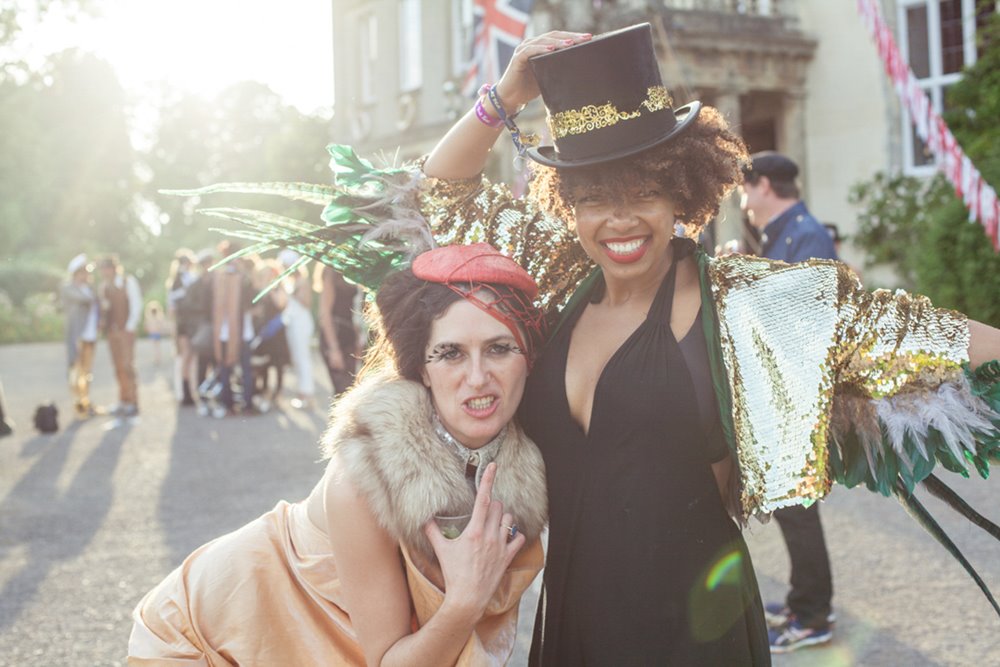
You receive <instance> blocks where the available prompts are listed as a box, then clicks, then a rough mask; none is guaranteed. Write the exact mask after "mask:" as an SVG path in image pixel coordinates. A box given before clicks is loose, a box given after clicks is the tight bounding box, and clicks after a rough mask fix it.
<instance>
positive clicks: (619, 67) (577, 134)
mask: <svg viewBox="0 0 1000 667" xmlns="http://www.w3.org/2000/svg"><path fill="white" fill-rule="evenodd" d="M529 62H530V63H531V69H532V70H533V71H534V73H535V79H536V80H537V81H538V87H539V90H541V93H542V101H543V102H544V103H545V108H546V109H547V110H548V112H549V117H548V123H549V130H550V131H551V132H552V139H553V141H554V144H555V145H554V146H540V147H538V148H530V149H528V156H529V157H530V158H531V159H532V160H534V161H536V162H540V163H541V164H544V165H547V166H549V167H559V168H569V167H585V166H588V165H592V164H597V163H600V162H608V161H611V160H617V159H618V158H623V157H627V156H629V155H634V154H635V153H639V152H642V151H644V150H646V149H647V148H652V147H653V146H657V145H659V144H662V143H663V142H664V141H667V140H668V139H671V138H672V137H674V136H676V135H677V134H678V133H679V132H681V131H682V130H684V128H685V127H687V126H688V125H689V124H690V123H691V122H692V121H693V120H694V119H695V117H696V116H697V115H698V112H699V111H700V110H701V102H691V103H690V104H687V105H685V106H683V107H681V108H679V109H673V108H672V104H673V102H672V100H671V99H670V94H669V93H668V92H667V89H666V88H664V86H663V82H662V80H661V79H660V69H659V66H658V65H657V62H656V53H655V52H654V51H653V32H652V29H651V28H650V26H649V24H648V23H641V24H639V25H634V26H630V27H628V28H622V29H621V30H616V31H615V32H609V33H605V34H603V35H599V36H597V37H595V38H594V39H592V40H590V41H588V42H584V43H582V44H577V45H576V46H571V47H569V48H566V49H560V50H558V51H553V52H552V53H546V54H543V55H540V56H535V57H533V58H532V59H531V60H530V61H529Z"/></svg>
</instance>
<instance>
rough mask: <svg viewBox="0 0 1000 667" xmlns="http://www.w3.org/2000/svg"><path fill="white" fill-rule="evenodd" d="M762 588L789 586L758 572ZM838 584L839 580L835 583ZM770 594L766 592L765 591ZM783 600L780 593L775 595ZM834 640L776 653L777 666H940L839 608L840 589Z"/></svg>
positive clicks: (835, 609)
mask: <svg viewBox="0 0 1000 667" xmlns="http://www.w3.org/2000/svg"><path fill="white" fill-rule="evenodd" d="M757 578H758V581H759V583H760V586H761V590H770V591H777V590H783V589H784V587H785V586H786V585H787V584H786V583H783V582H780V581H778V580H777V579H775V578H774V577H769V576H766V575H761V574H760V573H758V575H757ZM834 586H835V587H836V581H835V582H834ZM765 595H766V594H765ZM772 599H780V596H772ZM833 605H834V611H836V613H837V622H836V624H835V625H834V626H833V641H831V642H830V643H829V644H823V645H822V646H808V647H806V648H802V649H799V650H797V651H794V652H792V653H784V654H780V655H772V656H771V660H772V662H773V664H774V667H852V666H853V665H906V666H907V667H938V666H939V665H940V663H938V662H935V661H934V660H932V659H931V658H930V657H928V656H927V655H926V654H925V653H923V652H921V651H920V650H919V649H917V648H914V647H913V646H909V645H907V644H905V643H903V642H901V641H898V640H897V639H895V638H894V637H893V636H892V635H891V634H889V632H888V631H887V630H886V629H885V628H879V627H877V626H876V625H875V624H873V623H872V622H870V621H868V620H865V619H863V618H859V617H858V616H854V615H850V614H847V613H845V612H844V610H843V608H838V607H837V599H836V589H835V592H834V600H833Z"/></svg>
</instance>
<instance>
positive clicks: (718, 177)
mask: <svg viewBox="0 0 1000 667" xmlns="http://www.w3.org/2000/svg"><path fill="white" fill-rule="evenodd" d="M749 161H750V157H749V155H748V154H747V148H746V145H745V144H744V143H743V139H741V138H740V137H739V136H738V135H737V134H735V133H734V132H733V131H732V130H730V129H729V125H728V124H727V123H726V121H725V119H724V118H723V117H722V114H721V113H719V110H718V109H716V108H714V107H708V106H706V107H702V109H701V113H699V114H698V118H697V119H696V120H695V121H694V122H693V123H691V125H690V126H689V127H688V128H686V129H685V130H684V131H682V132H681V133H680V134H678V135H677V136H676V137H674V138H673V139H671V140H669V141H667V142H665V143H663V144H660V145H659V146H656V147H654V148H650V149H649V150H647V151H643V152H642V153H639V154H637V155H632V156H629V157H626V158H622V159H621V160H615V161H613V162H604V163H601V164H597V165H594V166H591V167H580V168H577V169H561V170H560V169H555V168H552V167H544V166H542V165H538V164H536V165H534V169H535V175H534V178H533V179H532V182H531V197H532V198H533V199H534V200H535V201H536V202H537V203H538V204H539V205H540V206H541V207H542V209H544V210H546V211H548V212H549V213H551V214H553V215H555V216H557V217H559V218H560V219H562V220H566V221H567V222H568V223H570V224H573V220H574V219H575V216H574V213H573V205H574V202H573V196H572V193H573V190H574V189H575V188H577V187H580V186H591V185H599V186H603V187H607V188H609V189H611V190H612V191H618V192H620V191H622V189H623V188H626V187H628V186H630V185H634V184H635V183H641V182H644V181H649V180H653V181H655V182H656V183H658V184H659V186H660V187H661V188H663V191H664V193H665V194H666V195H667V196H668V197H670V199H672V200H673V202H674V204H675V205H676V208H677V222H680V223H682V224H683V225H684V226H685V227H686V228H687V232H688V236H692V237H694V236H697V234H698V233H699V232H700V231H701V230H702V228H704V226H705V225H707V224H708V223H709V222H710V221H711V220H712V218H713V217H715V215H716V214H717V213H718V212H719V204H720V203H721V202H722V200H723V198H724V197H725V196H726V195H727V194H729V193H730V192H732V190H733V189H734V188H735V187H736V186H738V185H740V184H741V183H742V182H743V171H742V169H743V166H744V165H746V164H748V163H749Z"/></svg>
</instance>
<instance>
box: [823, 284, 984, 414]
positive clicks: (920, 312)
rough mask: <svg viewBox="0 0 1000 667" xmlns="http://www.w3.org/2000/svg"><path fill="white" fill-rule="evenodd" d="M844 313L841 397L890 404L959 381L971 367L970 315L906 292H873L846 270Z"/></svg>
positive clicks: (842, 297) (841, 291)
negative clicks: (858, 395) (881, 400)
mask: <svg viewBox="0 0 1000 667" xmlns="http://www.w3.org/2000/svg"><path fill="white" fill-rule="evenodd" d="M838 311H839V315H840V322H839V332H838V341H839V345H838V346H837V348H838V355H839V358H838V359H837V360H836V368H837V370H838V372H837V384H838V391H846V392H849V393H853V392H860V393H861V394H862V395H863V396H867V397H871V398H884V397H889V396H895V395H896V394H898V393H899V392H903V391H922V390H927V389H931V388H935V387H937V386H938V385H940V384H941V383H942V382H945V381H948V380H953V379H954V378H955V377H956V376H957V375H958V374H960V373H961V365H962V364H963V363H965V362H967V361H968V348H969V325H968V320H967V319H966V317H965V315H963V314H962V313H958V312H955V311H953V310H945V309H942V308H935V307H934V306H933V305H931V302H930V300H929V299H927V298H926V297H923V296H920V295H915V294H908V293H906V292H904V291H902V290H899V291H896V292H890V291H888V290H876V291H874V292H868V291H866V290H865V289H864V288H863V287H862V286H861V282H860V281H859V280H858V277H857V276H856V275H855V274H854V272H853V271H851V270H850V269H849V268H847V267H846V266H843V265H841V266H840V268H839V271H838Z"/></svg>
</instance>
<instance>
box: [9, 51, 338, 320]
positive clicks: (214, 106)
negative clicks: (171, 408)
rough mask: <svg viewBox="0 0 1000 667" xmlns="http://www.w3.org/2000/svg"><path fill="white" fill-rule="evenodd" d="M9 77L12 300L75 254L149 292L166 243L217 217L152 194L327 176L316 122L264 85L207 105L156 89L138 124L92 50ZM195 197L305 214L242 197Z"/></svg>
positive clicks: (186, 240) (245, 86)
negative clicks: (114, 263) (108, 257)
mask: <svg viewBox="0 0 1000 667" xmlns="http://www.w3.org/2000/svg"><path fill="white" fill-rule="evenodd" d="M19 72H20V75H19V76H6V77H0V292H5V293H6V294H7V297H8V298H9V299H10V300H11V301H12V302H13V303H14V304H15V305H20V304H22V303H23V302H24V300H25V299H26V298H27V297H28V296H29V295H31V294H32V293H35V292H41V291H48V290H51V289H52V288H53V285H54V284H55V283H57V282H58V279H59V277H60V276H61V275H62V274H63V272H64V270H65V266H66V263H67V262H68V261H69V259H70V258H72V257H73V256H75V255H76V254H77V253H80V252H86V253H88V254H89V255H91V256H100V255H103V254H106V253H112V252H113V253H116V254H118V255H119V256H120V257H121V259H122V261H123V264H124V265H125V267H126V269H127V270H129V271H130V272H133V273H135V274H136V275H137V276H138V277H139V278H140V281H141V282H142V283H143V288H144V290H145V291H146V292H147V293H150V292H152V293H155V292H156V290H158V289H159V288H160V287H161V286H162V284H163V280H164V279H165V277H166V272H167V268H168V265H169V262H170V259H171V257H172V256H173V254H174V252H175V251H176V250H177V249H178V248H179V247H190V248H195V249H198V248H202V247H206V246H212V245H214V244H216V243H217V242H218V241H219V240H220V238H221V237H220V235H219V234H218V233H217V232H214V231H211V229H210V228H211V227H212V226H214V225H216V224H218V222H217V221H215V222H212V221H210V220H209V219H206V218H202V217H200V216H197V214H196V213H195V207H196V206H197V205H199V202H197V201H195V200H191V199H184V198H179V197H168V196H165V195H161V194H160V193H159V190H160V189H164V188H193V187H197V186H200V185H207V184H210V183H214V182H220V181H253V180H263V181H269V180H279V179H280V180H286V179H287V180H304V181H315V180H321V181H322V180H324V179H327V178H328V176H327V173H326V160H327V155H326V152H325V150H324V148H325V145H326V143H327V141H328V119H326V118H322V117H317V116H307V115H303V114H302V113H300V112H299V111H298V110H296V109H295V108H294V107H292V106H290V105H287V104H285V103H284V102H283V101H282V100H281V98H280V97H279V96H278V95H276V94H275V93H274V92H272V91H271V90H270V89H269V88H267V87H266V86H264V85H263V84H259V83H251V82H247V83H240V84H236V85H234V86H232V87H230V88H229V89H227V90H225V91H223V92H221V93H220V94H219V95H218V96H217V97H215V98H213V99H205V98H202V97H199V96H195V95H190V94H180V93H177V92H170V91H166V92H164V94H163V96H162V98H161V100H160V101H159V103H158V104H156V105H154V106H153V108H152V109H150V107H149V105H148V104H147V105H146V107H144V109H143V112H144V113H145V114H146V115H145V116H143V117H142V118H140V119H139V120H141V121H142V124H141V125H140V124H138V123H137V119H136V115H135V113H134V111H135V107H134V106H133V105H132V100H130V99H128V97H127V95H126V94H125V92H124V91H123V90H122V88H121V86H120V84H119V82H118V80H117V78H116V75H115V73H114V71H113V70H112V68H111V67H110V66H109V65H108V64H107V63H105V62H103V61H101V60H100V59H98V58H96V57H95V56H93V55H90V54H87V53H83V52H80V51H67V52H64V53H61V54H58V55H56V56H53V57H51V58H50V59H49V60H48V62H47V63H46V64H45V66H44V67H43V68H42V69H40V70H37V71H31V70H28V69H27V68H20V69H19ZM150 111H152V113H150ZM140 129H141V130H142V132H140V131H139V130H140ZM137 137H139V138H138V139H137ZM134 141H137V142H138V143H139V145H140V147H141V148H140V150H137V149H135V148H134V147H133V142H134ZM203 204H204V205H211V206H244V207H260V206H271V207H275V206H277V208H276V210H277V211H278V212H279V213H284V214H286V215H296V216H300V215H301V216H310V215H312V216H315V215H318V211H312V210H305V209H303V208H302V207H303V206H304V205H302V204H295V203H290V204H285V203H283V202H266V203H265V202H263V201H260V200H254V198H252V197H242V198H240V197H236V196H229V197H226V196H224V195H219V196H216V197H215V198H214V199H213V200H212V201H206V202H203ZM282 206H283V208H282Z"/></svg>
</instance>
